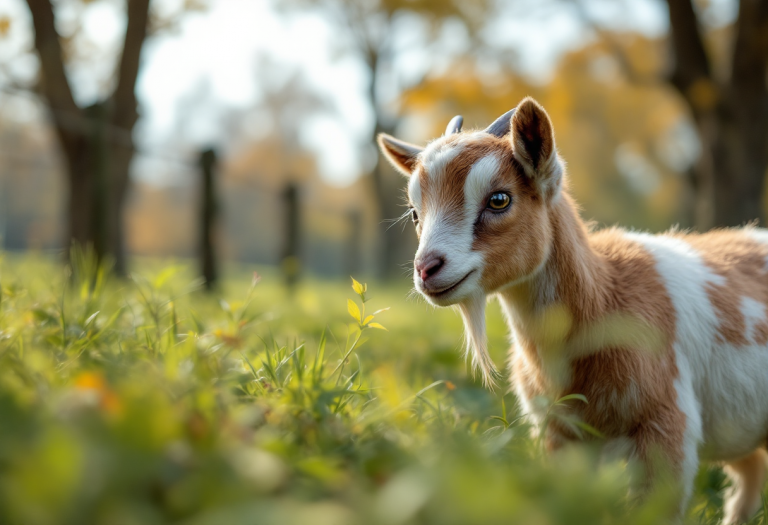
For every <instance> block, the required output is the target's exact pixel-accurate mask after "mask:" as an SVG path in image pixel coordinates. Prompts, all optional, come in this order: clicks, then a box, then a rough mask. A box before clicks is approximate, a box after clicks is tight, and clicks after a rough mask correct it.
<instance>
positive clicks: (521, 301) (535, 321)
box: [498, 194, 608, 344]
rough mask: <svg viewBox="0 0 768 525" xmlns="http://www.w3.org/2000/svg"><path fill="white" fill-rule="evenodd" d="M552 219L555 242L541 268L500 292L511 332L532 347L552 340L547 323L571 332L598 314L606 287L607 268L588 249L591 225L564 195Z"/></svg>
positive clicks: (551, 215)
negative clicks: (542, 340) (583, 219)
mask: <svg viewBox="0 0 768 525" xmlns="http://www.w3.org/2000/svg"><path fill="white" fill-rule="evenodd" d="M548 216H549V223H550V224H549V225H550V231H551V239H552V242H551V249H550V250H549V256H548V257H547V259H546V261H545V262H544V264H543V266H542V267H541V269H540V270H538V271H537V272H536V273H535V274H533V275H532V276H531V277H529V278H528V279H525V280H524V281H522V282H520V283H516V284H513V285H510V286H508V287H506V288H504V289H502V290H501V291H500V292H499V294H498V295H499V300H500V302H501V305H502V308H503V309H504V313H505V315H506V317H507V322H508V324H509V325H510V329H511V330H512V331H513V332H514V333H515V334H516V335H517V336H518V337H520V338H523V339H527V340H528V341H530V342H532V343H534V344H536V342H537V340H539V339H541V337H542V336H544V337H545V338H546V337H548V334H542V330H544V331H548V332H549V331H551V328H552V327H551V326H548V325H547V323H553V322H554V323H560V324H563V323H565V324H566V325H567V328H568V331H570V328H573V327H575V326H576V325H578V324H580V323H581V322H583V321H584V320H585V319H588V318H594V317H595V316H596V315H599V312H600V311H601V310H602V309H603V305H604V303H605V300H604V297H605V293H606V289H607V279H608V276H607V269H606V268H605V264H604V262H603V260H602V259H601V257H600V256H599V255H598V254H596V253H595V252H594V250H593V249H592V248H591V246H590V245H589V241H588V234H587V227H586V225H585V224H584V222H583V221H582V220H581V218H580V217H579V215H578V212H577V210H576V207H575V205H574V203H573V201H572V200H571V198H570V197H569V196H568V195H567V194H566V195H562V196H561V197H560V199H558V202H556V203H554V204H552V205H551V208H550V210H549V214H548ZM560 328H564V327H563V326H560ZM563 335H565V334H563Z"/></svg>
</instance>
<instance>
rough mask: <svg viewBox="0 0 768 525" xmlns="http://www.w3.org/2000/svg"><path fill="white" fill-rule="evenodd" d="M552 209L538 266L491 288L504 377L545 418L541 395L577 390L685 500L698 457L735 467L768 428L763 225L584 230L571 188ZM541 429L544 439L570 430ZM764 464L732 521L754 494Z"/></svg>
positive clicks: (767, 247)
mask: <svg viewBox="0 0 768 525" xmlns="http://www.w3.org/2000/svg"><path fill="white" fill-rule="evenodd" d="M557 207H559V208H560V212H559V213H553V214H552V216H553V217H555V219H553V220H554V223H555V224H553V228H552V229H553V231H554V237H555V240H554V244H553V253H552V254H551V255H550V257H549V259H548V262H547V265H546V266H545V267H543V268H542V269H541V270H540V271H539V272H538V273H537V274H536V275H535V276H533V278H532V279H531V280H530V281H529V282H525V283H519V284H517V285H514V286H511V287H509V288H508V289H505V290H502V291H501V292H500V294H499V296H500V300H501V302H502V305H503V307H504V309H505V311H506V313H507V317H508V320H509V324H510V326H511V328H512V332H513V337H514V340H515V343H514V345H513V348H512V356H511V357H512V375H513V384H514V385H515V386H516V389H517V393H518V395H519V397H520V400H521V402H522V404H523V406H524V407H525V411H527V412H529V413H531V414H532V415H533V416H534V418H537V419H538V421H539V422H540V423H541V422H543V420H542V417H541V413H540V411H541V407H542V405H541V404H540V405H538V408H537V405H536V403H535V398H536V397H538V396H542V397H544V398H546V399H549V400H552V399H556V398H558V397H561V396H563V395H567V394H571V393H578V394H582V395H584V396H586V398H587V399H588V402H589V403H588V404H580V403H572V404H573V407H572V409H573V410H574V411H575V412H576V415H578V416H579V417H580V418H581V419H583V420H584V421H585V422H586V423H588V424H590V425H591V426H593V427H594V428H596V429H597V430H599V431H600V432H601V433H603V434H604V435H606V437H607V438H608V439H609V442H614V443H620V444H621V445H622V447H623V448H624V449H625V450H627V451H628V452H629V454H630V455H631V456H634V457H637V458H638V459H640V460H642V461H648V460H649V459H650V457H649V456H651V455H653V454H654V453H658V454H659V457H660V458H662V459H663V461H664V463H665V464H666V465H668V466H670V467H671V468H672V470H673V471H674V472H675V473H677V474H678V475H679V476H680V478H681V480H682V483H683V488H684V493H685V496H686V497H685V498H683V502H685V501H686V499H687V496H689V495H690V492H691V490H692V483H693V478H694V476H695V473H696V471H697V468H698V458H699V457H701V458H702V459H706V460H714V461H722V462H725V463H732V464H733V465H735V466H738V465H742V467H743V464H744V461H742V462H741V463H739V462H738V461H737V460H741V459H742V458H750V457H752V456H750V455H751V454H753V453H754V452H755V451H756V449H758V448H761V447H764V446H765V444H766V440H767V438H768V402H766V401H767V400H768V232H766V231H765V230H759V229H754V228H745V229H733V230H720V231H714V232H710V233H707V234H701V235H699V234H690V235H684V234H682V233H679V232H670V233H667V234H662V235H650V234H643V233H635V232H626V231H622V230H618V229H611V230H605V231H601V232H597V233H594V234H589V233H587V232H586V229H585V228H584V226H583V225H582V224H581V222H580V220H579V219H578V217H577V215H576V213H575V211H574V210H573V207H572V204H571V203H570V199H568V198H567V197H566V198H565V199H564V201H563V202H561V203H560V204H559V205H557ZM537 412H539V413H538V414H537ZM548 427H549V428H547V429H546V433H547V438H548V439H547V442H548V444H549V445H550V446H551V447H553V448H556V447H557V446H559V445H560V444H562V443H563V442H564V441H567V440H569V439H573V438H574V437H575V436H574V434H573V430H572V429H570V428H569V427H567V426H564V425H559V424H558V422H557V420H551V421H549V422H548ZM745 461H746V460H745ZM762 462H763V459H762V455H759V456H757V457H755V460H754V461H750V462H749V463H748V467H749V468H747V469H746V470H747V473H748V474H750V475H744V476H741V477H743V478H744V479H747V481H746V482H745V481H743V480H742V485H744V484H746V485H748V486H747V487H745V488H744V489H743V490H742V491H741V494H739V495H740V496H741V498H742V499H746V500H747V501H745V502H744V503H742V504H740V505H732V506H733V507H737V508H734V509H732V510H731V511H730V513H731V514H732V515H731V516H730V517H729V520H730V521H737V520H738V519H741V518H744V517H746V516H748V515H749V514H750V513H751V512H752V511H753V510H754V507H755V505H757V504H759V493H760V489H761V488H762V481H763V469H764V467H763V463H762ZM649 468H652V467H650V466H649ZM742 470H744V468H742ZM739 472H740V471H738V470H735V468H734V469H732V475H734V476H735V477H737V478H739V479H741V477H740V473H739ZM749 479H751V480H753V481H752V482H751V483H749V482H748V480H749ZM744 492H749V495H748V497H747V496H745V495H744Z"/></svg>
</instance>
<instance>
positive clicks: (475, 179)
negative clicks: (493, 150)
mask: <svg viewBox="0 0 768 525" xmlns="http://www.w3.org/2000/svg"><path fill="white" fill-rule="evenodd" d="M500 165H501V162H500V161H499V158H498V157H497V156H496V155H486V156H485V157H483V158H481V159H480V160H478V161H476V162H475V163H474V164H473V165H472V167H471V168H470V170H469V174H467V179H466V181H464V209H465V211H466V213H467V214H468V215H472V216H473V217H474V216H475V215H477V213H478V212H479V211H480V210H481V209H482V208H483V207H484V206H485V198H486V196H487V195H488V193H489V192H490V191H491V190H492V189H493V188H491V181H492V180H493V178H494V177H495V176H496V175H497V174H498V172H499V167H500ZM472 222H473V224H474V219H473V221H472Z"/></svg>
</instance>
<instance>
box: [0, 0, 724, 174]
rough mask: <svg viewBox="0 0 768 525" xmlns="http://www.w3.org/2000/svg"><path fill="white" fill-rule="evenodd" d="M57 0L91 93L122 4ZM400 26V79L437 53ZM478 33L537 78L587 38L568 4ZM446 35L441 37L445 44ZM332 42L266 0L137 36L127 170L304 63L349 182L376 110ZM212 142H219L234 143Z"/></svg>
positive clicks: (648, 30) (167, 1)
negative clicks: (134, 117)
mask: <svg viewBox="0 0 768 525" xmlns="http://www.w3.org/2000/svg"><path fill="white" fill-rule="evenodd" d="M182 1H183V0H154V8H156V9H158V10H159V11H160V12H166V13H168V12H173V11H174V9H176V8H177V7H178V5H180V3H181V2H182ZM710 4H711V6H710V8H709V10H708V13H707V14H708V16H709V17H710V18H711V19H712V20H713V23H715V22H714V21H718V20H719V21H722V20H723V19H727V18H732V16H733V12H734V5H735V3H734V2H733V1H732V0H712V1H711V2H710ZM62 5H63V6H64V7H63V8H60V9H59V10H58V11H57V15H58V23H59V26H60V30H61V31H63V32H66V31H68V30H71V28H72V24H74V23H76V22H77V21H81V23H82V29H83V34H84V35H86V36H87V38H86V39H83V44H82V46H80V47H81V48H82V53H83V56H84V57H87V60H80V61H78V60H77V59H76V60H75V61H74V62H73V64H72V66H71V67H70V69H69V70H68V73H69V76H70V79H71V81H72V83H73V86H74V89H75V95H76V97H77V99H78V101H79V102H81V103H88V102H90V101H93V100H95V98H96V97H97V96H98V94H99V93H100V92H103V91H104V90H105V89H106V87H105V86H108V84H109V79H110V78H111V72H112V68H113V67H114V61H115V57H116V56H117V54H118V52H119V46H120V43H121V37H122V35H121V34H122V32H123V31H124V27H125V17H124V15H123V9H124V3H123V2H122V1H121V0H100V1H95V2H90V3H88V4H86V5H84V6H83V4H80V3H79V2H69V1H65V2H63V3H62ZM67 5H71V6H75V7H70V8H68V7H66V6H67ZM587 6H588V11H589V14H590V17H591V18H593V19H594V20H597V21H598V23H601V24H605V25H610V26H612V27H622V28H625V29H634V30H638V31H641V32H643V33H645V34H647V35H658V34H661V33H662V32H664V31H666V29H667V27H666V24H667V21H666V13H665V10H664V7H663V2H661V1H660V0H590V1H588V2H587ZM3 16H9V17H10V19H11V21H12V25H11V29H10V31H9V33H8V34H7V35H6V36H5V37H4V38H3V39H2V40H0V64H2V63H5V64H6V67H7V68H8V69H11V70H12V71H13V73H14V75H15V76H17V77H20V78H33V77H34V74H35V70H36V57H35V56H34V54H33V53H30V52H28V51H29V50H31V38H32V32H31V20H30V17H29V14H28V12H27V9H26V4H25V2H24V1H23V0H0V18H2V17H3ZM403 24H404V25H403V26H402V27H404V28H405V31H402V33H403V34H404V35H406V36H405V37H404V38H403V39H402V41H401V42H399V47H398V50H399V52H398V55H397V56H398V58H397V62H396V64H397V67H398V69H399V70H401V71H402V77H403V78H405V79H406V81H407V78H408V77H409V75H410V76H411V77H414V78H415V77H417V76H418V74H419V73H420V72H423V71H424V70H425V69H428V68H430V67H434V63H436V62H435V56H434V54H431V53H429V52H428V51H427V50H425V49H423V48H422V47H420V46H419V45H418V44H419V33H420V31H419V29H420V28H419V26H418V23H417V22H416V21H414V20H411V21H408V20H405V21H404V22H403ZM408 24H411V25H410V26H409V25H408ZM409 27H411V28H412V31H408V28H409ZM448 38H450V37H448ZM484 38H486V39H487V40H488V41H492V42H493V43H494V44H495V45H498V46H502V47H507V48H509V49H513V50H515V51H516V52H517V55H518V56H519V60H520V63H519V64H518V67H519V68H521V69H522V70H523V71H525V72H527V73H528V74H529V75H531V76H532V77H534V78H538V79H540V80H542V81H545V80H546V78H547V75H548V74H549V73H551V71H552V69H553V67H554V65H555V64H556V60H557V57H558V56H560V54H562V52H564V51H565V50H568V49H572V48H574V47H577V46H579V45H582V44H584V43H585V42H587V41H588V40H589V39H590V38H591V37H590V31H589V29H588V28H587V27H585V26H584V24H582V23H581V22H580V20H579V19H578V17H577V16H574V13H573V11H571V10H568V9H560V10H555V11H552V12H549V13H548V14H546V16H541V17H539V18H535V19H531V18H529V17H521V16H518V15H517V14H516V13H514V12H513V11H510V12H509V14H508V16H500V17H498V18H497V19H496V20H495V21H494V22H493V23H491V24H489V26H488V27H487V29H486V30H485V33H484ZM452 43H454V44H455V42H453V40H446V43H445V48H446V49H448V48H449V47H450V45H451V44H452ZM340 48H341V44H340V40H339V35H337V34H336V33H334V30H333V28H332V27H331V26H329V24H328V23H327V22H326V20H324V19H323V18H321V17H320V16H318V15H316V14H312V13H309V12H305V13H303V14H298V15H294V16H290V17H288V16H285V15H283V14H278V13H276V12H275V9H274V3H273V1H270V0H208V8H207V9H206V10H204V11H201V12H192V13H187V14H185V15H184V16H183V17H182V18H180V22H179V24H178V26H177V27H176V29H175V30H174V31H172V32H166V33H163V34H161V35H158V36H155V37H152V38H151V39H149V40H148V41H147V42H146V44H145V48H144V51H143V55H142V69H141V72H140V77H139V80H138V85H137V95H138V98H139V102H140V106H141V119H140V121H139V124H138V126H137V129H136V134H137V135H136V136H137V138H138V143H139V148H140V149H141V150H142V151H146V152H148V153H151V154H150V155H146V156H145V157H144V158H141V157H140V158H139V159H138V162H137V167H136V169H135V170H134V171H135V175H136V176H138V177H144V178H149V179H150V180H152V179H154V180H155V182H162V180H160V179H162V178H163V177H166V178H168V177H170V178H172V177H173V172H174V170H173V169H166V170H163V169H162V166H160V164H162V163H163V162H165V161H162V159H163V158H164V157H168V158H171V157H173V155H183V154H184V153H183V151H184V150H185V148H186V151H192V148H193V147H197V146H200V145H208V144H217V143H218V142H220V141H221V139H222V137H227V133H226V132H227V129H228V128H227V126H228V125H229V124H228V123H229V122H230V121H231V117H232V115H243V114H244V115H251V114H252V113H251V112H249V110H250V109H252V108H254V106H256V105H257V104H258V101H259V100H260V98H262V97H263V96H264V85H265V81H266V79H268V78H272V77H273V76H275V75H276V74H280V72H281V71H283V70H284V71H287V72H290V71H300V72H301V73H302V74H303V75H304V77H305V78H306V80H307V82H308V84H309V85H311V86H312V87H313V88H314V89H316V90H318V92H320V93H322V96H323V97H325V98H327V99H328V100H329V101H330V102H329V107H330V110H329V111H327V112H325V114H318V115H314V116H312V117H311V118H308V119H306V122H305V123H304V124H302V126H301V130H300V134H299V138H300V140H301V141H302V143H303V144H304V145H305V146H306V147H308V148H311V149H313V150H315V151H316V152H318V154H319V160H320V169H321V175H322V176H323V178H324V179H325V180H327V181H329V182H331V183H333V184H338V185H345V184H349V183H350V182H352V181H353V180H354V179H355V178H356V177H357V176H358V174H359V173H361V172H362V171H363V170H364V169H365V168H366V167H368V165H369V164H370V162H371V152H370V151H369V150H368V149H366V144H367V142H368V138H369V137H370V130H371V128H372V125H373V116H372V111H371V108H370V107H369V106H368V103H367V101H366V98H365V92H366V91H367V89H368V82H369V78H368V74H367V71H366V69H365V68H364V67H363V66H362V65H361V63H360V62H359V61H358V59H357V58H356V57H355V56H353V55H350V54H348V53H343V52H340ZM265 57H268V58H269V60H265ZM433 62H434V63H433ZM270 64H271V66H270ZM2 82H3V76H2V75H1V74H0V83H2ZM0 96H4V95H3V94H0ZM228 118H229V119H230V120H228ZM259 119H260V117H259V113H258V112H253V122H247V123H246V128H247V129H249V130H251V132H252V133H253V134H254V135H255V136H257V135H258V134H259V133H260V132H264V130H269V129H270V126H269V122H268V121H266V120H264V121H262V120H259ZM181 122H183V123H184V125H183V126H180V125H179V123H181ZM267 132H268V131H267ZM220 146H223V147H224V148H225V149H226V148H227V147H228V146H229V147H230V148H231V147H232V144H220ZM153 159H154V160H153ZM158 159H160V160H159V161H158ZM158 162H159V163H160V164H158ZM158 174H160V175H158ZM163 174H165V175H163Z"/></svg>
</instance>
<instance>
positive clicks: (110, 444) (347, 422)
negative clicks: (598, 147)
mask: <svg viewBox="0 0 768 525" xmlns="http://www.w3.org/2000/svg"><path fill="white" fill-rule="evenodd" d="M141 266H142V268H143V269H142V271H140V272H138V273H136V274H134V275H133V276H132V278H131V280H130V281H118V280H112V279H110V278H108V277H107V274H106V273H105V269H104V268H103V267H100V266H98V265H96V264H95V263H94V262H93V257H92V256H91V255H90V254H88V253H80V252H76V253H75V254H73V257H72V267H71V268H70V269H68V270H67V271H62V268H60V267H59V266H58V265H57V264H53V263H51V262H50V261H47V260H44V259H41V258H37V257H34V256H31V255H25V256H22V257H12V256H6V258H5V260H3V261H2V262H1V263H0V272H1V273H0V421H1V422H2V432H0V522H2V523H9V524H16V523H23V524H83V523H94V524H101V523H104V524H133V523H141V524H155V523H157V524H160V523H183V524H189V525H193V524H194V525H198V524H201V525H202V524H220V523H227V524H235V525H236V524H241V523H242V524H249V523H259V524H270V523H275V524H286V523H288V524H290V523H296V524H299V523H320V524H337V523H338V524H353V523H366V524H396V523H404V524H405V523H412V524H416V523H418V524H441V525H444V524H453V523H455V524H466V523H477V524H485V523H488V524H492V523H552V524H555V523H563V524H566V523H567V524H578V523H585V524H587V523H589V524H593V523H604V524H609V523H636V524H643V523H648V524H651V523H660V522H663V520H661V519H660V518H659V516H660V513H661V512H663V509H664V508H665V507H666V506H667V505H669V503H670V496H669V495H668V494H667V495H665V494H657V495H655V496H653V497H652V498H651V499H650V500H649V501H647V502H646V503H644V504H643V505H638V504H635V505H634V506H630V507H628V504H629V503H628V501H627V498H626V494H627V486H628V481H627V478H628V476H627V475H626V472H625V468H624V467H623V466H622V465H621V464H608V465H602V466H599V465H598V461H597V458H596V455H595V454H594V451H592V450H591V449H590V448H588V447H586V446H576V447H573V448H571V449H568V450H566V451H565V452H563V453H562V454H559V455H557V456H556V457H554V458H546V457H542V455H541V454H540V453H539V444H538V441H537V440H536V439H535V438H532V437H531V436H532V435H533V433H532V432H531V429H530V428H529V427H528V426H527V424H526V423H525V420H524V418H521V417H520V416H521V414H519V413H518V411H517V410H516V409H514V408H510V407H514V405H515V402H514V399H513V397H512V396H511V395H498V396H495V395H492V394H490V393H488V392H486V391H484V390H483V389H481V388H478V386H476V385H475V384H473V383H472V382H471V379H469V378H468V377H467V376H466V373H465V366H464V364H463V363H462V362H461V361H460V360H459V359H458V358H457V356H458V351H457V350H458V348H457V347H458V345H459V340H460V327H459V325H458V323H457V321H456V319H455V316H454V315H453V313H452V312H450V311H446V310H440V311H425V310H424V308H423V307H422V306H421V305H419V304H413V303H405V302H404V301H403V300H402V298H403V297H404V295H405V293H404V292H405V291H404V290H399V289H393V290H390V291H388V292H385V291H382V292H381V295H379V294H378V287H375V286H374V287H372V290H371V291H369V290H368V286H367V285H365V284H361V283H359V282H357V281H354V280H353V282H352V284H353V287H352V290H349V288H346V287H344V286H342V285H340V284H339V283H332V282H309V283H304V284H303V285H302V287H301V288H300V289H299V290H297V291H296V293H295V294H293V295H291V296H288V295H287V294H286V293H285V291H284V290H282V288H281V287H280V285H279V284H278V283H279V282H280V279H279V278H278V277H277V275H276V274H275V272H274V271H271V270H269V269H266V270H264V272H263V273H264V277H263V278H262V277H260V276H259V275H258V274H254V275H253V277H252V278H251V282H250V284H248V278H246V277H243V276H241V277H238V278H236V279H233V280H232V281H231V282H229V283H227V284H226V286H225V289H224V291H223V292H222V294H223V296H222V298H220V299H218V300H217V299H216V298H213V297H210V296H207V295H204V294H202V293H201V292H199V291H197V286H198V285H197V283H196V282H195V281H194V279H193V278H192V277H191V276H190V274H189V272H188V271H187V270H185V269H184V268H183V267H179V266H168V267H158V266H157V265H156V264H154V263H152V262H144V263H142V265H141ZM240 274H242V272H240ZM345 290H346V292H345ZM385 304H390V305H396V306H395V308H393V309H392V310H391V311H387V310H386V309H385V310H377V311H376V312H374V313H372V314H371V313H368V312H370V311H371V310H373V309H374V308H376V309H378V308H379V307H380V306H383V305H385ZM371 305H375V306H371ZM350 315H351V318H352V322H351V323H350V322H349V321H350ZM489 325H490V326H489V328H490V330H489V331H490V334H491V339H492V343H493V346H494V347H496V348H497V349H500V348H503V344H504V343H503V341H504V338H505V335H504V331H503V328H502V323H501V319H500V315H499V314H498V312H493V313H492V314H491V319H490V323H489ZM384 326H386V327H387V328H388V330H389V331H384V330H380V328H383V327H384ZM377 328H379V329H377ZM501 358H502V357H501V355H496V359H497V360H500V359H501ZM567 401H577V402H583V401H584V400H583V399H580V398H579V399H577V398H573V399H571V400H566V399H563V400H560V404H562V403H565V402H567ZM699 482H700V483H699V489H698V492H697V496H696V501H695V502H694V507H693V511H692V513H691V516H692V520H700V521H703V522H707V523H714V520H715V519H716V518H717V507H716V504H717V503H718V502H719V498H720V496H719V491H720V490H721V489H722V485H723V477H722V475H721V474H720V473H719V471H717V470H702V473H701V477H700V480H699ZM628 509H629V510H628Z"/></svg>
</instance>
